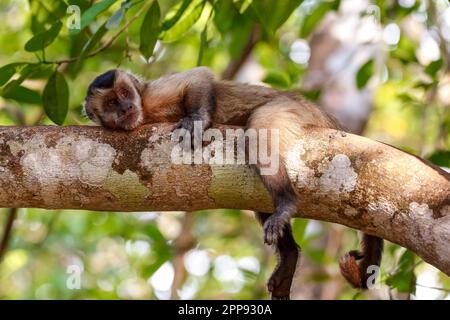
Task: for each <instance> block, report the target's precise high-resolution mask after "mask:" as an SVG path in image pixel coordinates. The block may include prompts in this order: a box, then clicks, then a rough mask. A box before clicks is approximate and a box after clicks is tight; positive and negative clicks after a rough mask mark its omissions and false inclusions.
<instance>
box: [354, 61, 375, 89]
mask: <svg viewBox="0 0 450 320" xmlns="http://www.w3.org/2000/svg"><path fill="white" fill-rule="evenodd" d="M373 69H374V61H373V59H370V60H369V61H367V62H366V63H365V64H363V65H362V66H361V68H359V70H358V73H357V74H356V87H357V88H358V89H362V88H363V87H364V86H365V85H366V84H367V82H368V81H369V79H370V77H372V74H373Z"/></svg>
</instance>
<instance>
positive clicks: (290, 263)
mask: <svg viewBox="0 0 450 320" xmlns="http://www.w3.org/2000/svg"><path fill="white" fill-rule="evenodd" d="M255 214H256V217H257V218H258V221H259V222H260V223H261V225H264V223H265V222H266V220H267V219H268V218H269V217H270V216H271V214H270V213H265V212H256V213H255ZM276 253H277V256H278V264H277V266H276V268H275V270H274V272H273V273H272V275H271V276H270V279H269V281H268V282H267V289H268V290H269V292H270V293H271V298H272V300H289V299H290V291H291V285H292V280H293V278H294V274H295V270H296V267H297V262H298V261H299V259H300V247H299V246H298V245H297V243H296V242H295V240H294V237H293V235H292V228H291V225H290V224H286V225H285V226H284V230H283V235H282V236H281V237H280V238H279V239H278V242H277V245H276Z"/></svg>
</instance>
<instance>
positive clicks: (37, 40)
mask: <svg viewBox="0 0 450 320" xmlns="http://www.w3.org/2000/svg"><path fill="white" fill-rule="evenodd" d="M61 28H62V23H61V22H60V21H57V22H56V23H54V24H53V25H52V26H51V27H50V29H48V30H45V31H43V32H40V33H38V34H36V35H35V36H34V37H33V38H31V39H30V40H28V41H27V43H25V50H26V51H28V52H35V51H39V50H43V49H45V48H46V47H48V46H49V45H50V44H51V43H52V42H53V41H55V39H56V37H57V36H58V34H59V31H60V30H61Z"/></svg>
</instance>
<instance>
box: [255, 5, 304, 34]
mask: <svg viewBox="0 0 450 320" xmlns="http://www.w3.org/2000/svg"><path fill="white" fill-rule="evenodd" d="M301 3H302V0H278V1H273V0H258V1H253V2H252V3H251V7H252V8H253V10H254V11H255V13H256V16H257V17H258V20H259V21H260V22H261V24H262V25H263V26H264V28H265V29H266V30H267V31H269V32H270V33H273V32H275V31H276V30H277V29H278V28H279V27H281V26H282V25H283V23H284V22H286V20H287V19H288V18H289V17H290V16H291V14H292V12H293V11H294V10H295V9H296V8H297V7H298V6H299V5H300V4H301Z"/></svg>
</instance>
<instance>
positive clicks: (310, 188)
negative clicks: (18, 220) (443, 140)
mask: <svg viewBox="0 0 450 320" xmlns="http://www.w3.org/2000/svg"><path fill="white" fill-rule="evenodd" d="M172 128H173V124H159V125H153V126H152V125H148V126H144V127H142V128H140V129H138V130H135V131H132V132H122V131H111V130H106V129H103V128H100V127H91V126H89V127H88V126H84V127H76V126H74V127H56V126H38V127H1V128H0V152H1V154H2V158H1V160H0V161H1V162H0V169H1V170H0V206H1V207H32V208H36V207H37V208H47V209H87V210H96V211H98V210H112V211H194V210H200V209H216V208H235V209H248V210H254V211H263V212H272V211H273V208H272V201H271V198H270V195H269V194H268V192H267V191H266V189H265V188H264V186H263V185H262V182H261V180H260V179H259V177H258V176H257V174H256V173H255V172H254V170H252V169H251V168H250V167H249V166H247V165H237V164H227V165H220V166H219V165H211V166H210V165H208V164H198V165H191V164H186V165H176V164H174V163H173V161H172V158H171V154H172V151H173V150H174V148H175V146H176V142H174V141H171V132H172ZM230 128H232V127H226V126H221V127H218V129H219V130H221V132H222V133H223V134H224V132H225V130H226V129H230ZM299 130H301V132H297V134H298V135H299V137H301V138H299V139H298V140H296V144H295V145H293V146H292V148H291V149H290V150H291V153H290V154H284V155H283V156H284V157H286V158H287V159H289V161H288V163H287V172H288V173H289V175H290V177H291V180H292V183H293V185H294V186H295V187H296V189H297V192H298V195H299V203H300V204H301V205H300V208H301V212H298V213H297V216H301V217H305V218H310V219H316V220H323V221H330V222H334V223H339V224H343V225H346V226H349V227H352V228H355V229H359V230H362V231H364V232H366V233H368V234H371V235H375V236H378V237H381V238H384V239H387V240H389V241H391V242H394V243H397V244H399V245H401V246H403V247H405V248H408V249H410V250H411V251H413V252H415V253H416V254H417V255H419V256H420V257H421V258H423V259H424V260H425V261H426V262H428V263H430V264H432V265H434V266H435V267H437V268H438V269H440V270H441V271H443V272H444V273H446V274H447V275H450V247H449V246H448V243H449V242H450V175H449V173H447V172H445V171H443V170H441V169H439V168H437V167H435V166H433V165H431V164H430V163H428V162H426V161H425V160H422V159H420V158H417V157H415V156H413V155H410V154H407V153H405V152H402V151H400V150H398V149H396V148H393V147H391V146H388V145H385V144H383V143H380V142H376V141H373V140H370V139H367V138H364V137H361V136H357V135H353V134H345V133H343V132H339V131H336V130H332V129H325V128H316V127H313V126H308V127H304V128H302V129H299ZM224 136H225V134H224ZM218 143H219V142H218V141H216V142H213V145H212V146H210V147H214V145H215V144H218ZM295 150H297V151H298V152H293V151H295ZM237 177H239V179H237ZM167 195H173V196H171V197H167Z"/></svg>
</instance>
